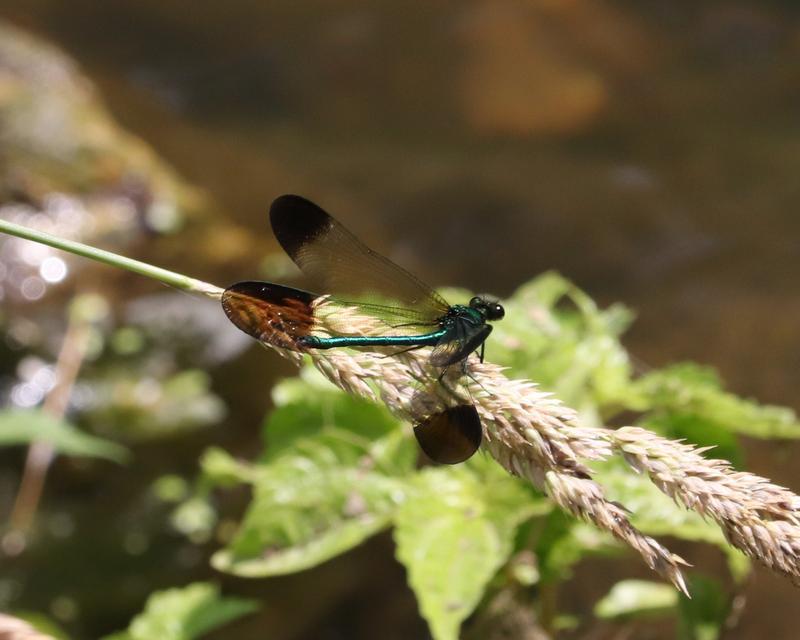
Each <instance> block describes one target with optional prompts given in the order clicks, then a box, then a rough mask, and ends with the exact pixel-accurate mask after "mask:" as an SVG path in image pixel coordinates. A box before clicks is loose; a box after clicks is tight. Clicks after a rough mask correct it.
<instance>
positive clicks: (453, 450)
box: [414, 404, 483, 464]
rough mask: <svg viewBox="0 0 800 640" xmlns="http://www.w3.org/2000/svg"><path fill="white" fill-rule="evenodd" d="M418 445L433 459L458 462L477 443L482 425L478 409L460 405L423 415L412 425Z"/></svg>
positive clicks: (469, 453) (468, 455)
mask: <svg viewBox="0 0 800 640" xmlns="http://www.w3.org/2000/svg"><path fill="white" fill-rule="evenodd" d="M414 435H415V436H416V438H417V442H419V446H420V448H421V449H422V450H423V451H424V452H425V454H426V455H427V456H428V457H429V458H430V459H431V460H433V461H434V462H439V463H440V464H458V463H459V462H464V460H466V459H467V458H469V457H470V456H472V454H473V453H475V452H476V451H477V450H478V447H480V446H481V438H482V437H483V428H482V427H481V419H480V417H479V416H478V410H477V409H476V408H475V407H474V406H473V405H471V404H461V405H458V406H457V407H451V408H449V409H445V410H444V411H442V412H440V413H435V414H433V415H432V416H430V417H428V418H426V419H425V420H423V421H422V422H420V423H419V424H418V425H417V426H415V427H414Z"/></svg>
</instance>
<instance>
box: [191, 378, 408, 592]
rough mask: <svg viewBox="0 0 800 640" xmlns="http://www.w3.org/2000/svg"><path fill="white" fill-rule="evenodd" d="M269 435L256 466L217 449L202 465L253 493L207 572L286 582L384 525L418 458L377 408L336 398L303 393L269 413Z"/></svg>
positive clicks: (405, 434) (404, 432)
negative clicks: (235, 530)
mask: <svg viewBox="0 0 800 640" xmlns="http://www.w3.org/2000/svg"><path fill="white" fill-rule="evenodd" d="M345 425H346V426H345ZM267 434H268V437H269V439H270V443H271V444H270V447H269V451H268V455H267V456H266V459H265V461H263V462H261V463H260V464H255V465H248V464H244V463H241V462H237V461H235V460H232V459H230V458H229V457H228V458H227V459H225V454H223V453H222V452H220V451H219V450H217V451H214V452H213V455H212V456H210V457H208V458H206V459H205V460H204V465H205V466H204V470H205V472H206V474H207V475H208V477H209V478H212V479H213V478H214V477H217V478H220V479H222V480H223V481H224V482H225V483H226V484H229V483H230V481H231V480H233V479H238V480H240V481H245V482H248V483H250V484H252V485H253V500H252V502H251V503H250V506H249V508H248V510H247V513H246V515H245V517H244V520H243V521H242V524H241V526H240V529H239V531H238V533H237V535H236V536H235V537H234V539H233V540H232V541H231V543H230V544H229V545H228V547H227V548H225V549H223V550H221V551H219V552H217V553H216V554H215V555H214V557H213V558H212V564H213V565H214V567H216V568H217V569H219V570H221V571H226V572H229V573H234V574H236V575H240V576H247V577H256V576H268V575H280V574H285V573H292V572H295V571H300V570H303V569H306V568H309V567H313V566H315V565H317V564H320V563H322V562H324V561H326V560H328V559H330V558H332V557H334V556H337V555H339V554H341V553H344V552H345V551H347V550H349V549H351V548H353V547H355V546H357V545H358V544H360V543H361V542H363V541H364V540H365V539H366V538H368V537H369V536H372V535H374V534H375V533H377V532H378V531H380V530H381V529H384V528H386V527H387V526H388V525H389V524H390V522H391V517H392V515H393V513H394V511H395V510H396V509H397V505H398V503H399V502H400V501H401V500H402V499H403V497H404V494H405V484H406V482H405V479H404V478H405V477H406V476H407V475H409V474H410V473H411V472H412V471H413V468H414V464H415V460H416V456H417V450H416V445H415V444H414V443H413V441H412V440H411V438H410V433H409V431H408V430H402V429H401V428H400V427H399V425H398V423H397V421H396V420H394V419H392V418H391V416H389V414H388V412H387V411H386V410H385V409H383V408H378V407H376V406H375V405H373V404H371V403H368V402H366V401H363V400H359V399H357V398H353V397H351V396H347V395H345V394H343V393H341V392H331V393H313V394H305V396H303V400H302V401H299V402H296V401H290V402H289V404H287V405H285V406H282V407H280V408H278V409H276V410H275V411H274V413H273V415H272V416H271V417H270V419H269V420H268V423H267ZM297 434H301V435H300V436H299V437H298V435H297ZM273 435H274V436H275V440H276V442H275V443H273Z"/></svg>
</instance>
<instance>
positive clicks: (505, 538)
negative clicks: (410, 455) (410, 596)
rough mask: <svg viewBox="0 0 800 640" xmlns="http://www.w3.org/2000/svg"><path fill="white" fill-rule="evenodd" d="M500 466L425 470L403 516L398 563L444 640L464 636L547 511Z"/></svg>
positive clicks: (425, 614) (397, 538)
mask: <svg viewBox="0 0 800 640" xmlns="http://www.w3.org/2000/svg"><path fill="white" fill-rule="evenodd" d="M492 467H497V465H496V464H494V463H491V466H490V465H487V464H486V462H482V461H480V460H478V461H476V463H474V464H473V463H472V462H471V463H470V464H468V465H462V466H460V467H452V468H428V469H425V470H423V471H422V472H421V473H419V474H418V476H417V477H416V478H415V479H414V481H413V482H412V483H411V486H410V488H409V492H408V497H407V499H406V501H405V502H404V503H403V505H402V506H401V507H400V509H399V510H398V512H397V515H396V517H395V527H396V528H395V532H394V536H395V541H396V543H397V557H398V559H399V560H400V562H402V563H403V565H405V567H406V569H407V571H408V579H409V583H410V585H411V588H412V589H413V590H414V593H415V594H416V596H417V600H418V602H419V604H420V609H421V612H422V615H423V617H424V618H425V619H426V620H427V622H428V624H429V626H430V629H431V633H432V634H433V637H434V638H436V640H448V639H450V638H457V637H458V630H459V627H460V626H461V623H462V621H463V620H464V619H465V618H466V617H467V616H468V615H469V614H470V613H471V612H472V610H473V609H474V608H475V606H476V605H477V604H478V602H479V600H480V599H481V596H482V595H483V592H484V590H485V588H486V585H487V584H488V582H489V580H490V579H491V578H492V576H494V574H495V573H496V572H497V570H498V569H499V568H500V566H502V565H503V563H505V562H506V560H507V559H508V557H509V554H510V553H511V551H512V548H513V541H514V536H515V532H516V529H517V526H518V525H519V524H520V523H521V522H522V521H523V520H525V519H526V518H529V517H531V516H532V515H533V514H534V513H536V512H540V511H541V505H538V504H537V498H535V497H534V496H533V494H532V493H531V492H530V491H529V490H528V489H527V488H526V487H524V485H522V483H520V482H519V481H517V480H515V479H513V478H510V477H509V476H508V475H507V474H505V473H504V472H503V471H497V470H494V469H493V468H492ZM539 500H540V499H539ZM546 508H549V506H548V507H546Z"/></svg>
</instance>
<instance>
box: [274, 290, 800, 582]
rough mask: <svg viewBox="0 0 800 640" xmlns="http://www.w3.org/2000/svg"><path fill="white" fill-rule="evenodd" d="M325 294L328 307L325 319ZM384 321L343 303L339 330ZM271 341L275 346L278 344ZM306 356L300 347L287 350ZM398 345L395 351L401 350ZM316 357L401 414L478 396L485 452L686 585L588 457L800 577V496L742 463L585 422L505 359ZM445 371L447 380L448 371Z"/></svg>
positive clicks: (338, 353)
mask: <svg viewBox="0 0 800 640" xmlns="http://www.w3.org/2000/svg"><path fill="white" fill-rule="evenodd" d="M325 312H326V305H325V301H324V299H321V300H320V301H319V302H318V304H317V313H318V314H319V315H320V316H322V317H325ZM376 323H378V321H377V320H375V319H373V318H368V317H364V316H360V315H358V313H357V312H356V311H355V310H347V309H345V310H342V309H341V307H336V310H335V315H334V312H333V311H331V313H330V315H328V327H329V328H332V327H334V326H335V328H336V331H337V332H341V329H342V327H347V333H353V334H362V335H364V334H370V333H374V332H376V331H379V330H380V328H381V327H380V326H379V325H378V324H376ZM267 346H269V345H267ZM278 351H280V352H281V353H282V354H283V355H284V356H286V357H288V358H290V359H292V360H293V361H295V362H296V363H298V364H300V363H301V362H302V356H301V355H300V354H299V353H297V352H292V351H287V350H282V349H281V350H278ZM395 351H396V348H395ZM308 353H309V355H310V357H311V359H312V361H313V363H314V365H315V366H316V367H317V369H319V370H320V371H321V372H322V373H323V375H325V377H327V378H328V379H329V380H330V381H331V382H332V383H333V384H335V385H336V386H338V387H339V388H341V389H343V390H345V391H347V392H348V393H352V394H355V395H357V396H360V397H364V398H368V399H371V400H377V399H380V400H381V401H382V402H384V403H385V404H386V405H387V406H388V407H389V409H390V410H391V411H392V413H394V414H395V415H396V416H398V417H399V418H401V419H404V420H408V421H410V422H412V423H413V422H415V421H417V420H419V417H420V416H421V415H424V414H425V413H426V412H430V411H433V410H436V409H437V408H438V409H443V408H445V407H447V406H453V405H454V404H458V403H459V402H463V401H464V399H465V398H466V399H469V401H470V402H472V403H473V404H474V405H475V407H476V408H477V410H478V413H479V414H480V418H481V422H482V424H483V429H484V438H483V444H482V447H483V449H484V450H485V451H486V452H488V453H489V454H490V455H491V456H492V457H493V458H494V459H495V460H496V461H497V462H498V463H499V464H500V465H502V466H503V468H505V469H506V470H507V471H508V472H509V473H511V474H513V475H516V476H520V477H522V478H525V479H526V480H528V481H529V482H531V483H533V485H535V486H536V487H537V488H539V489H541V490H543V491H545V492H546V493H547V494H548V495H549V496H550V497H551V498H552V500H553V501H554V502H555V503H556V504H557V505H558V506H559V507H560V508H561V509H563V510H565V511H567V512H569V513H571V514H573V515H575V516H577V517H579V518H582V519H584V520H586V521H589V522H591V523H593V524H594V525H595V526H597V527H599V528H600V529H602V530H604V531H607V532H609V533H611V534H612V535H614V536H615V537H616V538H618V539H619V540H621V541H623V542H625V543H626V544H628V545H629V546H630V547H632V548H633V549H634V550H636V551H637V552H638V553H639V555H641V557H642V558H643V559H644V561H645V563H646V564H647V566H648V567H650V568H651V569H653V570H654V571H656V572H658V573H659V574H660V575H662V576H663V577H664V578H666V579H667V580H669V581H670V582H672V583H673V584H674V585H675V586H676V587H677V588H678V589H680V590H681V591H683V592H684V593H687V589H686V584H685V581H684V579H683V575H682V573H681V567H682V566H686V564H687V563H686V562H685V561H684V560H682V559H681V558H680V557H679V556H677V555H675V554H673V553H671V552H670V551H669V550H668V549H666V548H665V547H664V546H663V545H661V544H660V543H659V542H657V541H656V540H654V539H653V538H651V537H649V536H646V535H644V534H643V533H642V532H641V531H639V530H637V529H636V527H634V526H633V524H632V523H631V522H630V519H629V518H628V512H627V510H626V509H625V507H624V506H623V505H620V504H618V503H616V502H613V501H611V500H609V499H608V498H607V497H606V495H605V492H604V490H603V487H602V486H601V485H600V484H599V483H598V482H597V481H595V480H594V479H593V476H592V472H591V470H590V468H589V467H588V466H587V465H586V463H587V462H591V461H597V460H605V459H608V458H609V457H611V456H613V455H621V456H622V457H623V458H624V460H625V461H626V462H627V463H628V464H629V465H630V466H631V467H632V469H633V470H635V471H636V472H640V473H644V474H647V476H648V477H649V478H650V480H651V481H652V482H653V483H654V484H655V486H657V487H658V488H659V489H660V490H661V491H662V492H664V493H665V494H666V495H668V496H670V497H671V498H673V499H674V500H675V501H676V502H678V503H680V504H682V505H684V506H685V507H686V508H687V509H692V510H694V511H696V512H698V513H699V514H701V515H702V516H704V517H706V518H711V519H712V520H713V521H715V522H716V523H717V524H718V525H719V526H720V527H721V528H722V529H723V531H724V532H725V535H726V536H727V539H728V540H729V542H730V543H731V544H732V545H733V546H735V547H736V548H738V549H740V550H741V551H743V552H744V553H745V554H747V555H748V556H749V557H751V558H753V559H754V560H757V561H759V562H762V563H763V564H765V565H766V566H768V567H770V568H771V569H774V570H776V571H778V572H780V573H782V574H784V575H786V576H788V577H789V578H791V579H792V581H793V582H795V583H800V524H798V521H799V520H800V511H799V508H800V497H798V496H797V495H795V494H793V493H792V492H790V491H789V490H787V489H784V488H782V487H778V486H776V485H773V484H772V483H770V482H769V481H768V480H766V479H764V478H760V477H759V476H756V475H753V474H749V473H741V472H736V471H734V470H733V469H732V468H731V467H730V465H729V464H728V463H727V462H724V461H721V460H713V459H707V458H705V457H704V456H703V455H702V453H703V450H702V449H699V448H697V447H693V446H692V445H688V444H685V443H681V442H675V441H671V440H668V439H666V438H662V437H660V436H658V435H656V434H654V433H652V432H650V431H647V430H645V429H641V428H638V427H625V428H621V429H617V430H612V429H605V428H598V427H583V426H581V425H580V424H578V422H577V414H576V412H575V411H574V410H572V409H570V408H568V407H566V406H564V405H563V404H562V403H561V402H560V401H559V400H557V399H556V398H555V397H554V396H553V395H552V394H550V393H547V392H544V391H542V390H541V389H539V388H538V387H537V385H536V384H535V383H533V382H531V381H528V380H512V379H509V378H507V377H506V376H505V375H504V374H503V370H502V368H501V367H498V366H496V365H492V364H489V363H480V362H479V361H478V359H477V357H475V356H472V357H470V358H469V360H468V361H467V363H466V365H465V367H466V374H467V375H464V373H465V372H464V371H463V370H462V369H461V367H458V366H454V367H450V369H448V370H447V371H446V372H445V373H444V375H443V376H442V372H441V369H438V368H436V367H433V366H431V365H430V364H429V362H428V350H426V349H420V350H414V351H407V352H404V353H391V350H390V351H389V352H387V353H378V352H377V351H375V350H371V351H357V350H352V349H351V350H342V349H331V350H324V351H323V350H318V351H314V350H309V352H308ZM440 378H441V379H440Z"/></svg>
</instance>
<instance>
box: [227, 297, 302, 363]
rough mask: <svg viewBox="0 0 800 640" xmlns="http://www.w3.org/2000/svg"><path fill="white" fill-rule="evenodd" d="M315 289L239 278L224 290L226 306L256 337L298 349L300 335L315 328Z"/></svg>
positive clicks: (235, 321)
mask: <svg viewBox="0 0 800 640" xmlns="http://www.w3.org/2000/svg"><path fill="white" fill-rule="evenodd" d="M316 298H317V296H316V295H315V294H313V293H309V292H308V291H303V290H301V289H292V288H291V287H284V286H282V285H279V284H272V283H271V282H237V283H236V284H234V285H232V286H230V287H228V288H227V289H225V291H224V292H223V293H222V309H223V310H224V311H225V315H227V316H228V319H229V320H230V321H231V322H233V324H235V325H236V326H237V327H239V329H241V330H242V331H244V332H245V333H247V334H249V335H251V336H253V337H254V338H255V339H256V340H260V341H261V342H266V343H268V344H271V345H274V346H276V347H283V348H285V349H298V348H299V346H298V344H297V339H298V338H302V337H303V336H307V335H309V333H310V332H311V330H312V329H313V328H314V309H313V307H312V303H313V302H314V300H315V299H316Z"/></svg>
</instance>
